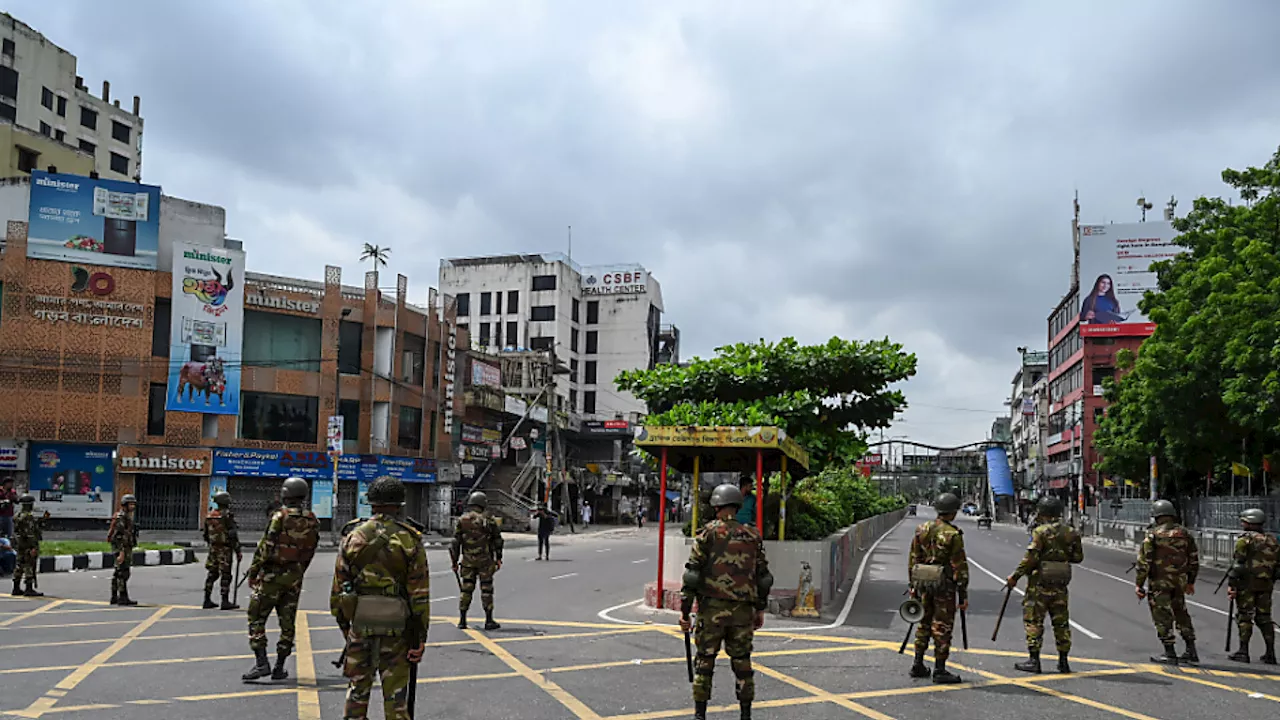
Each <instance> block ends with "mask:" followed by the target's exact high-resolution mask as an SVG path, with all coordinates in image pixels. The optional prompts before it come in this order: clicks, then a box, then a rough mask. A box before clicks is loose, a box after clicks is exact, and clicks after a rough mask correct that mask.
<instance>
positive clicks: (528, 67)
mask: <svg viewBox="0 0 1280 720" xmlns="http://www.w3.org/2000/svg"><path fill="white" fill-rule="evenodd" d="M975 6H976V7H975ZM138 7H140V8H141V7H144V8H145V11H141V12H121V10H120V6H119V4H113V5H112V6H110V7H108V6H106V5H102V4H100V3H91V2H84V3H45V2H39V3H37V2H33V3H19V4H18V7H17V8H15V9H14V10H13V12H14V13H15V15H17V16H18V17H19V18H22V19H24V20H26V21H27V22H29V23H31V24H33V25H34V26H36V27H37V28H38V29H40V30H42V31H43V32H45V33H46V34H47V35H49V36H50V37H51V39H53V40H54V41H55V42H58V43H60V44H62V45H63V46H65V47H68V48H70V49H72V50H73V51H74V52H76V53H77V54H78V55H79V56H80V58H81V71H82V74H86V75H87V80H88V82H89V84H90V86H91V87H96V83H97V80H95V78H99V79H100V78H101V77H104V76H105V77H109V78H111V79H112V80H113V84H114V87H115V88H117V90H116V93H117V94H122V93H123V94H126V95H132V94H134V93H137V94H141V95H143V108H144V115H145V116H146V119H147V122H148V124H147V136H146V149H147V158H146V163H145V169H146V170H145V171H146V173H147V180H148V181H153V182H158V183H161V184H164V185H165V186H166V190H167V191H169V192H172V193H175V194H179V195H183V196H185V197H190V198H193V199H198V200H205V201H209V202H216V203H220V204H224V205H226V206H227V208H228V222H229V225H230V226H231V227H230V230H231V232H232V234H233V235H235V236H236V237H241V238H244V239H245V241H246V246H247V247H248V248H249V252H250V255H251V263H252V264H253V265H254V267H255V268H257V269H261V270H263V271H268V272H277V273H281V274H304V275H309V276H311V277H318V276H319V270H320V267H319V266H320V265H322V264H323V263H325V262H329V263H337V264H342V265H344V266H345V268H346V270H347V273H348V279H349V280H350V278H351V277H353V273H356V272H359V271H360V270H361V268H359V267H358V266H357V264H356V262H355V254H356V252H357V251H356V248H358V247H359V244H360V243H361V242H365V241H368V242H378V243H380V244H390V245H392V246H393V248H394V252H393V262H392V265H391V267H390V268H389V269H390V270H391V271H392V272H403V273H405V274H407V275H409V276H410V278H411V282H412V283H413V286H414V288H415V292H417V291H418V290H421V289H422V288H425V285H426V284H428V283H429V282H431V281H433V280H434V277H435V272H436V266H437V263H438V260H439V258H440V257H449V256H454V255H464V254H488V253H499V252H510V251H539V250H557V249H564V247H565V226H566V225H568V224H572V225H573V226H574V236H575V240H574V250H575V253H574V254H575V258H576V259H578V260H580V261H582V262H585V263H594V262H613V261H633V260H634V261H639V262H642V263H644V264H645V265H646V266H648V267H650V268H651V269H652V270H653V271H654V273H655V275H656V276H657V277H658V278H659V280H661V281H662V283H663V286H664V288H663V289H664V296H665V299H666V307H667V312H668V315H669V319H670V320H672V321H674V322H676V323H678V324H679V325H680V326H681V327H682V330H683V332H684V347H683V349H684V351H685V353H686V354H692V353H694V352H698V353H704V354H705V353H706V352H707V351H709V349H710V348H711V347H714V346H715V345H719V344H723V343H727V342H733V341H737V340H743V339H753V338H756V337H762V336H763V337H770V338H776V337H780V336H782V335H784V334H795V335H797V336H799V337H801V338H803V339H805V340H810V341H818V340H822V339H824V338H825V337H828V336H830V335H832V334H843V335H849V336H857V337H877V336H883V335H886V334H888V335H891V336H892V337H894V338H895V339H900V340H902V341H904V342H906V343H907V344H908V347H909V349H912V350H915V351H917V352H918V353H919V354H920V359H921V372H920V375H919V376H918V378H917V379H915V380H913V381H912V382H911V383H910V384H909V385H908V387H907V391H908V396H909V398H911V399H912V400H913V401H914V408H913V409H912V410H911V411H909V413H908V416H907V418H906V422H905V423H904V424H903V425H902V428H905V430H904V431H906V432H912V433H917V432H918V433H921V434H927V435H928V436H929V439H931V440H934V441H937V442H951V441H954V442H960V441H966V440H974V439H978V438H979V437H982V436H984V435H985V432H986V429H987V427H988V426H989V424H990V420H991V418H990V417H989V416H988V415H986V414H984V413H983V412H969V411H967V410H988V409H990V410H992V411H999V410H1000V401H1001V400H1003V399H1004V398H1005V397H1007V394H1008V382H1009V378H1010V376H1011V375H1012V372H1013V369H1014V363H1015V361H1016V357H1017V355H1016V353H1015V352H1014V348H1015V347H1016V346H1018V345H1028V346H1031V347H1033V348H1034V347H1036V346H1042V345H1043V343H1044V342H1045V340H1044V336H1045V318H1046V317H1047V315H1048V314H1049V312H1050V310H1051V309H1052V307H1053V306H1054V305H1055V304H1056V303H1057V301H1058V300H1059V299H1060V298H1061V296H1062V295H1063V293H1064V292H1065V291H1066V290H1067V284H1068V281H1069V273H1070V236H1069V222H1070V213H1071V196H1072V193H1073V192H1074V191H1075V190H1076V189H1079V190H1080V192H1081V200H1082V205H1083V208H1084V217H1085V219H1086V220H1090V221H1107V220H1133V219H1136V213H1135V211H1134V209H1133V202H1134V198H1136V197H1137V195H1138V194H1139V193H1143V192H1145V193H1146V194H1147V196H1148V198H1149V199H1151V200H1152V201H1153V202H1155V203H1157V206H1158V205H1159V204H1160V203H1161V202H1163V200H1164V199H1165V198H1166V197H1168V195H1170V194H1176V195H1177V196H1178V197H1179V198H1181V200H1182V202H1183V204H1182V205H1181V210H1183V211H1185V210H1186V209H1187V208H1188V207H1189V206H1190V203H1191V200H1192V199H1193V198H1194V197H1195V196H1196V195H1199V194H1206V193H1209V194H1217V193H1220V192H1222V190H1221V187H1220V183H1219V182H1218V173H1219V172H1220V171H1221V169H1222V168H1223V167H1226V166H1242V165H1245V164H1249V163H1259V162H1262V161H1264V160H1265V158H1266V157H1267V156H1268V155H1269V153H1270V152H1272V151H1274V149H1275V147H1276V145H1277V144H1280V121H1278V120H1277V118H1280V72H1277V69H1280V49H1278V48H1280V46H1277V45H1276V43H1275V42H1274V39H1273V33H1274V28H1275V27H1278V26H1280V4H1277V3H1272V2H1267V1H1266V0H1255V1H1254V2H1247V3H1234V4H1231V5H1230V6H1229V7H1219V5H1215V4H1208V3H1200V2H1190V1H1184V2H1155V1H1154V0H1153V1H1151V2H1141V3H1139V2H1135V3H1123V4H1117V3H1101V2H1097V3H1076V4H1073V5H1069V6H1050V5H1046V4H1042V3H1025V2H1012V1H1010V0H1006V1H1003V2H991V3H984V4H977V3H964V4H961V5H957V4H952V3H927V2H898V1H896V0H894V1H889V0H886V1H885V2H832V3H818V2H798V3H788V4H786V5H785V6H784V5H779V4H771V3H734V4H732V5H731V6H726V4H724V3H703V4H694V3H684V2H679V3H677V2H669V3H661V2H643V3H631V4H627V5H626V6H625V7H624V6H623V4H621V3H594V2H582V3H546V4H537V3H527V4H510V3H498V4H495V5H492V6H486V5H484V4H483V3H461V4H459V3H452V4H448V5H443V6H439V7H433V8H423V7H421V4H418V3H414V4H408V3H406V4H404V5H401V6H393V5H391V4H381V5H376V6H366V5H360V6H358V7H357V6H352V5H351V4H339V3H327V4H326V3H314V2H292V3H216V4H212V5H210V4H204V5H199V4H192V3H146V4H140V5H139V6H138ZM1157 212H1158V210H1157ZM300 248H305V250H306V257H307V258H308V260H307V262H309V263H311V264H313V265H315V267H314V268H312V269H311V270H306V269H303V268H300V266H299V263H298V256H299V249H300ZM355 277H358V276H355ZM382 284H383V285H389V284H391V283H389V282H383V283H382ZM423 292H425V291H424V290H423ZM943 408H965V409H967V410H947V409H943Z"/></svg>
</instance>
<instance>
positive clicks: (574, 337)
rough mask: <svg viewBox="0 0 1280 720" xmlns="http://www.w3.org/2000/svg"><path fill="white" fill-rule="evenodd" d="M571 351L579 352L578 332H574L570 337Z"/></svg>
mask: <svg viewBox="0 0 1280 720" xmlns="http://www.w3.org/2000/svg"><path fill="white" fill-rule="evenodd" d="M569 349H570V350H571V351H573V352H578V331H577V330H574V331H573V332H572V333H571V334H570V335H569Z"/></svg>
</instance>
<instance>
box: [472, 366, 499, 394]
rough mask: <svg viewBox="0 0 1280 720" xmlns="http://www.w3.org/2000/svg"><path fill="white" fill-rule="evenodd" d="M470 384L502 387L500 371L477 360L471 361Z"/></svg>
mask: <svg viewBox="0 0 1280 720" xmlns="http://www.w3.org/2000/svg"><path fill="white" fill-rule="evenodd" d="M471 384H472V385H486V386H488V387H495V388H501V387H502V371H501V370H499V369H498V368H496V367H494V366H492V365H490V364H488V363H482V362H480V361H479V360H472V361H471Z"/></svg>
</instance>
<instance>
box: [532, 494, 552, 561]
mask: <svg viewBox="0 0 1280 720" xmlns="http://www.w3.org/2000/svg"><path fill="white" fill-rule="evenodd" d="M533 524H534V525H535V526H536V527H537V530H538V558H537V559H538V560H542V559H544V548H545V559H547V560H550V559H551V533H553V532H555V530H556V514H555V513H553V512H551V511H550V510H548V509H547V504H546V503H538V508H537V509H536V510H534V511H533Z"/></svg>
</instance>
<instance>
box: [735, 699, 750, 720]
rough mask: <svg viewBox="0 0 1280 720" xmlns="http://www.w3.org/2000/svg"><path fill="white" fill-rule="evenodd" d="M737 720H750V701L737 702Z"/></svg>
mask: <svg viewBox="0 0 1280 720" xmlns="http://www.w3.org/2000/svg"><path fill="white" fill-rule="evenodd" d="M738 720H751V701H750V700H739V701H738Z"/></svg>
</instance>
